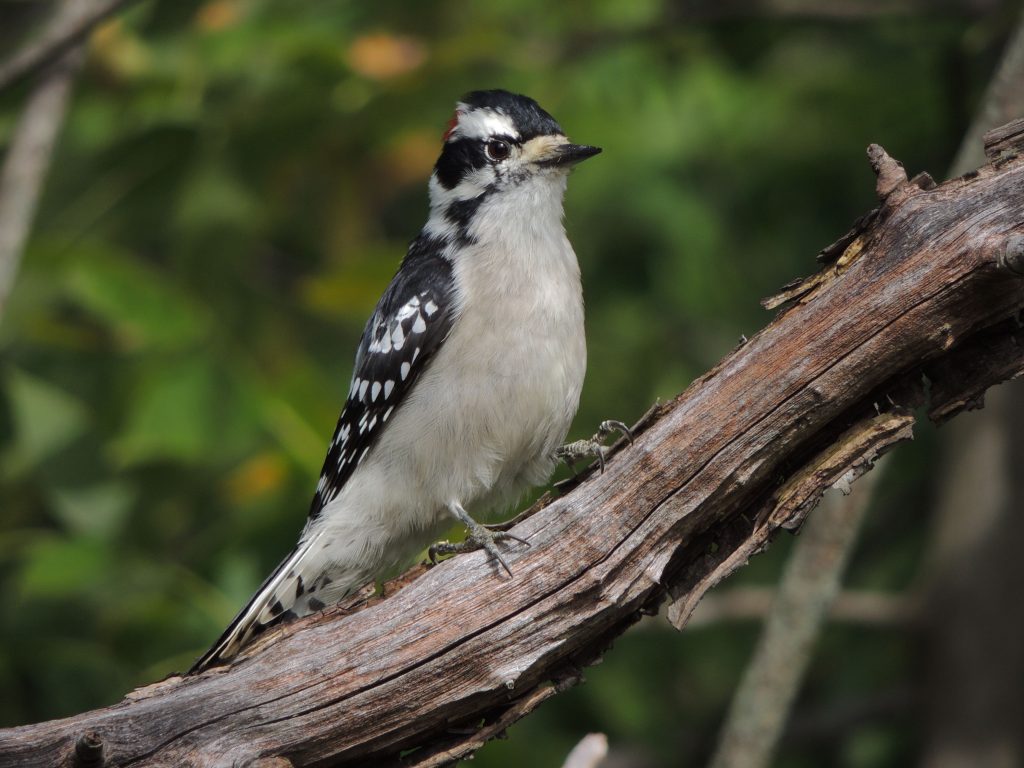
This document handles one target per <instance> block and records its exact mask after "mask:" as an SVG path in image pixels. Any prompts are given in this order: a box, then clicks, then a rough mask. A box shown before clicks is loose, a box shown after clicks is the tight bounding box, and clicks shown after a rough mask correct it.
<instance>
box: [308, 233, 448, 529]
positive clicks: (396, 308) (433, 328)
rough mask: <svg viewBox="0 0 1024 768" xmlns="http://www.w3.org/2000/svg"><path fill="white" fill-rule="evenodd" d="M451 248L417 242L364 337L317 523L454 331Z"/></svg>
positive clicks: (315, 506)
mask: <svg viewBox="0 0 1024 768" xmlns="http://www.w3.org/2000/svg"><path fill="white" fill-rule="evenodd" d="M444 246H445V243H444V241H443V240H438V239H436V238H432V237H423V236H420V237H418V238H417V239H416V240H414V241H413V243H412V245H411V246H410V247H409V253H408V254H407V255H406V257H405V260H404V261H403V262H402V265H401V267H400V268H399V270H398V272H397V274H396V275H395V277H394V279H393V280H392V281H391V285H390V286H388V289H387V291H386V292H385V293H384V295H383V296H382V297H381V299H380V302H379V303H378V304H377V308H376V309H375V310H374V312H373V314H372V315H371V316H370V319H369V321H367V323H366V328H365V329H363V335H362V338H361V339H360V341H359V348H358V350H357V351H356V362H355V366H354V373H353V375H352V383H351V384H350V385H349V390H348V399H347V400H346V402H345V408H344V409H343V410H342V412H341V416H339V417H338V426H337V427H336V428H335V430H334V437H333V438H332V439H331V446H330V448H329V450H328V451H327V458H326V459H325V460H324V466H323V468H322V469H321V470H320V480H319V482H318V483H317V487H316V493H315V494H314V496H313V503H312V505H311V506H310V510H309V517H310V520H315V519H316V518H317V516H318V515H319V514H320V512H321V511H322V510H323V508H324V507H325V506H326V505H328V504H329V503H330V502H331V501H333V500H334V498H335V497H336V496H337V495H338V492H339V491H340V490H341V489H342V488H343V487H344V485H345V483H346V482H347V481H348V479H349V477H351V475H352V472H353V471H354V470H355V468H356V467H357V466H358V465H359V462H361V461H362V460H363V458H365V456H366V454H367V453H368V452H369V450H370V448H371V447H372V445H373V443H374V442H375V441H376V439H377V436H378V435H379V434H380V433H381V431H382V430H383V429H384V427H385V425H386V424H387V422H388V419H389V418H390V417H391V415H392V414H393V413H394V411H395V408H397V407H398V405H399V404H400V403H401V402H402V401H403V399H404V398H405V395H406V393H407V392H408V391H409V390H410V389H411V388H412V386H413V384H414V383H415V381H416V379H417V378H419V375H420V372H421V371H422V370H423V369H424V368H425V367H426V365H427V363H428V362H429V361H430V359H431V358H432V357H433V356H434V352H436V351H437V349H438V347H440V346H441V343H442V342H443V341H444V340H445V338H446V337H447V336H448V332H449V331H450V330H451V327H452V301H453V298H454V296H453V292H454V285H453V282H452V266H451V262H450V261H448V260H447V259H446V258H444V256H442V253H443V251H444Z"/></svg>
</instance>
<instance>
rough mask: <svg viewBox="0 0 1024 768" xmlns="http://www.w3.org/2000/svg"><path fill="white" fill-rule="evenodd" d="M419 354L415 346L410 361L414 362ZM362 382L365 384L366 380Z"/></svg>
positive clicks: (418, 349)
mask: <svg viewBox="0 0 1024 768" xmlns="http://www.w3.org/2000/svg"><path fill="white" fill-rule="evenodd" d="M419 356H420V348H419V347H416V349H415V350H414V351H413V353H412V361H413V362H414V363H415V362H416V358H417V357H419ZM363 383H364V384H365V383H366V382H363Z"/></svg>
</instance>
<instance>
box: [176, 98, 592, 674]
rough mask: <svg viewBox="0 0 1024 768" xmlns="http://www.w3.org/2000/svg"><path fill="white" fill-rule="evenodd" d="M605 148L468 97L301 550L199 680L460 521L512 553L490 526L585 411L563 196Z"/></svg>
mask: <svg viewBox="0 0 1024 768" xmlns="http://www.w3.org/2000/svg"><path fill="white" fill-rule="evenodd" d="M599 151H600V150H598V149H597V148H595V147H588V146H584V145H577V144H572V143H570V142H569V140H568V139H567V138H566V137H565V134H564V132H563V131H562V129H561V127H560V126H559V125H558V123H557V122H556V121H555V120H554V118H552V117H551V116H550V115H549V114H548V113H547V112H545V111H544V110H543V109H541V108H540V107H539V106H538V105H537V103H536V102H535V101H533V100H532V99H529V98H527V97H525V96H518V95H515V94H511V93H508V92H507V91H477V92H474V93H471V94H469V95H467V96H466V97H465V98H464V99H463V100H462V101H461V102H459V104H458V105H457V107H456V113H455V116H454V117H453V118H452V121H451V123H450V124H449V127H448V131H447V132H446V133H445V137H444V145H443V148H442V152H441V155H440V157H439V158H438V161H437V163H436V165H435V167H434V173H433V174H432V176H431V178H430V185H429V189H430V217H429V219H428V221H427V224H426V225H425V226H424V228H423V231H422V232H421V233H420V235H419V236H418V237H417V238H416V239H415V240H414V241H413V242H412V244H411V245H410V247H409V251H408V253H407V255H406V257H405V259H404V260H403V261H402V264H401V266H400V267H399V269H398V272H397V273H396V275H395V277H394V278H393V280H392V281H391V284H390V285H389V286H388V288H387V290H386V291H385V293H384V295H383V296H382V298H381V300H380V302H379V303H378V304H377V308H376V310H375V311H374V313H373V315H372V316H371V318H370V320H369V321H368V323H367V325H366V328H365V329H364V331H363V335H362V338H361V340H360V343H359V348H358V351H357V354H356V360H355V366H354V372H353V376H352V380H351V383H350V386H349V391H348V398H347V400H346V403H345V407H344V409H343V410H342V413H341V416H340V418H339V420H338V424H337V428H336V430H335V433H334V436H333V438H332V440H331V444H330V448H329V450H328V454H327V458H326V460H325V462H324V466H323V470H322V473H321V476H320V480H319V482H318V484H317V489H316V494H315V496H314V499H313V503H312V506H311V508H310V513H309V518H308V520H307V522H306V526H305V528H304V529H303V531H302V534H301V536H300V537H299V542H298V545H297V546H296V548H295V550H294V551H293V552H292V553H291V554H290V555H289V556H288V557H287V558H285V560H284V561H283V562H282V563H281V564H280V565H279V566H278V568H277V569H276V570H275V571H274V573H273V574H271V576H270V577H268V579H267V580H266V581H265V582H264V584H263V585H262V586H261V587H260V589H259V590H258V591H257V592H256V594H255V595H254V596H253V598H252V599H251V600H250V602H249V603H248V605H246V607H245V608H243V610H242V611H241V612H240V613H239V614H238V616H237V617H236V618H235V620H234V621H233V622H232V623H231V625H230V626H229V627H228V629H227V630H226V631H225V632H224V634H223V635H222V636H221V638H220V639H219V640H218V641H217V643H215V644H214V645H213V647H212V648H211V649H210V650H209V651H207V653H206V654H204V656H203V657H202V658H200V659H199V661H197V662H196V664H195V665H194V666H193V671H198V670H202V669H204V668H206V667H208V666H210V665H212V664H215V663H217V662H219V661H222V660H226V659H229V658H231V657H232V656H233V655H235V654H236V653H237V651H238V650H239V649H240V648H241V647H242V646H243V645H244V644H245V643H246V642H247V641H248V640H249V639H250V638H251V637H252V636H253V635H254V634H255V633H256V632H258V631H259V630H260V629H261V628H263V627H265V626H267V625H268V624H271V623H273V622H275V621H278V620H280V619H281V618H283V617H284V616H291V615H305V614H308V613H312V612H314V611H317V610H319V609H321V608H323V607H324V606H325V605H329V604H331V603H334V602H336V601H337V600H339V599H341V598H342V597H344V596H345V595H346V594H348V593H350V592H351V591H352V590H354V589H356V588H358V587H360V586H361V585H362V584H364V583H366V582H367V581H368V580H370V579H372V578H376V577H377V576H379V575H380V574H381V573H382V572H383V571H385V570H387V569H388V568H390V567H392V566H395V565H398V564H400V563H402V562H403V561H405V560H407V559H408V558H409V557H410V556H411V555H413V554H415V553H416V552H417V551H420V550H421V549H422V548H423V547H424V546H426V545H427V544H429V543H430V542H431V540H433V539H434V538H436V537H437V536H438V535H440V534H441V533H443V531H444V530H445V529H446V528H448V527H450V526H451V524H452V522H453V519H458V520H461V521H462V522H464V523H465V524H466V525H467V526H468V527H469V528H470V533H471V534H472V535H473V536H474V537H476V538H475V539H474V540H476V539H479V538H480V537H483V538H484V539H486V540H484V541H481V544H482V545H484V546H486V548H487V549H488V551H490V552H492V554H495V555H496V554H497V550H496V549H495V548H494V545H493V540H490V534H487V532H486V530H485V529H483V528H482V527H481V526H480V525H479V524H478V523H477V522H476V521H477V520H478V519H480V518H481V516H486V515H493V514H494V513H500V512H502V511H503V510H504V509H506V508H507V507H508V506H509V505H510V504H511V503H513V502H514V501H515V500H516V499H517V498H518V497H519V496H520V495H521V494H522V493H523V491H525V490H526V489H527V488H529V487H531V486H534V485H538V484H540V483H543V482H545V481H546V480H547V478H548V477H549V476H550V473H551V471H552V469H553V468H554V465H555V451H556V449H557V448H558V446H559V445H560V444H561V442H562V440H563V439H564V437H565V434H566V432H567V431H568V428H569V425H570V422H571V421H572V418H573V416H574V415H575V412H576V409H577V406H578V403H579V395H580V390H581V388H582V385H583V376H584V372H585V369H586V343H585V336H584V329H583V297H582V290H581V286H580V273H579V266H578V264H577V261H576V256H575V254H574V253H573V250H572V247H571V245H570V244H569V241H568V239H567V238H566V236H565V230H564V227H563V225H562V215H563V213H562V198H563V196H564V193H565V186H566V178H567V176H568V171H569V169H570V168H571V167H572V166H573V165H574V164H575V163H577V162H579V161H580V160H583V159H585V158H587V157H590V156H592V155H594V154H597V152H599ZM502 563H504V561H502Z"/></svg>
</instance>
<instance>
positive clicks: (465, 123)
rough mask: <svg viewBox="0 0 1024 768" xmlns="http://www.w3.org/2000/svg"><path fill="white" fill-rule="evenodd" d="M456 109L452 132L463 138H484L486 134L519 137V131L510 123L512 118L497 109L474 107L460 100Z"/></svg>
mask: <svg viewBox="0 0 1024 768" xmlns="http://www.w3.org/2000/svg"><path fill="white" fill-rule="evenodd" d="M456 111H457V113H458V116H459V122H458V125H456V126H455V129H454V130H453V131H452V133H453V134H457V135H458V136H460V137H462V138H464V139H486V138H487V137H488V136H511V137H512V138H513V139H518V138H519V131H517V130H516V127H515V125H514V124H513V123H512V118H511V117H509V116H508V115H506V114H503V113H501V112H498V111H497V110H494V109H491V108H490V107H480V108H477V109H474V108H473V107H470V106H469V105H467V104H462V103H461V102H460V103H459V104H458V106H457V108H456Z"/></svg>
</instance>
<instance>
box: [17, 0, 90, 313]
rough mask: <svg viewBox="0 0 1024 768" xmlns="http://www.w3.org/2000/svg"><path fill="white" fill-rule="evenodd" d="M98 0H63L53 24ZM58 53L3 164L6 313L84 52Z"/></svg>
mask: <svg viewBox="0 0 1024 768" xmlns="http://www.w3.org/2000/svg"><path fill="white" fill-rule="evenodd" d="M94 4H95V2H94V0H63V1H62V2H61V3H60V5H59V7H58V10H57V12H56V13H55V14H54V18H53V21H52V23H51V28H53V29H57V28H60V29H66V28H67V27H68V26H69V25H70V24H73V23H74V24H77V23H80V21H81V19H82V18H83V12H84V11H85V10H86V9H88V8H89V7H91V6H92V5H94ZM76 39H77V38H76ZM52 54H53V55H52V56H46V57H43V58H41V59H39V61H40V62H42V63H46V62H48V68H47V69H46V70H45V71H44V72H43V73H42V75H41V77H40V78H39V81H38V82H37V83H36V84H35V85H33V86H32V88H31V89H30V91H29V94H28V97H27V99H26V101H25V105H24V107H23V109H22V112H21V115H20V116H19V118H18V122H17V125H16V126H15V128H14V131H13V133H12V135H11V139H10V141H9V142H8V145H7V151H6V153H5V154H4V160H3V167H2V168H0V318H2V317H3V313H4V308H5V307H6V305H7V298H8V296H9V295H10V293H11V288H12V287H13V286H14V280H15V277H16V276H17V274H18V265H19V264H20V263H21V254H22V251H23V250H24V248H25V242H26V240H27V239H28V236H29V232H30V231H31V228H32V220H33V217H34V216H35V210H36V205H37V203H38V201H39V195H40V192H41V190H42V187H43V183H44V181H45V179H46V172H47V170H48V169H49V167H50V159H51V156H52V154H53V146H54V144H55V143H56V141H57V136H58V135H59V133H60V129H61V127H62V126H63V125H64V114H65V112H66V111H67V105H68V99H69V98H70V97H71V88H72V84H73V82H74V79H75V74H76V73H77V71H78V69H79V67H80V66H81V63H82V59H83V57H84V51H83V49H82V46H81V45H71V46H63V47H61V48H59V49H54V51H53V52H52ZM17 60H18V57H16V58H15V61H17ZM10 67H11V64H3V65H0V89H2V88H3V80H4V74H3V73H4V72H6V71H8V70H9V69H10Z"/></svg>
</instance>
